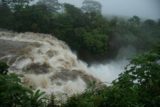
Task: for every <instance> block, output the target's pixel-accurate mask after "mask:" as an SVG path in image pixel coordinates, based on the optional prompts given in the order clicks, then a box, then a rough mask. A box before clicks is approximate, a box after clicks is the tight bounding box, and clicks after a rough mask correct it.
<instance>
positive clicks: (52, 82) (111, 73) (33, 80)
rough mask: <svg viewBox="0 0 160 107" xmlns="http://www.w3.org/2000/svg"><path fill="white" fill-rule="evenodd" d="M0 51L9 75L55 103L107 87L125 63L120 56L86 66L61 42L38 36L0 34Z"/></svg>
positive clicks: (12, 33) (42, 35)
mask: <svg viewBox="0 0 160 107" xmlns="http://www.w3.org/2000/svg"><path fill="white" fill-rule="evenodd" d="M0 49H1V50H0V61H5V62H7V64H8V65H9V66H10V68H9V72H10V73H13V72H14V73H16V74H18V75H20V76H21V77H22V82H23V83H24V84H25V85H26V86H28V87H31V88H32V89H35V90H36V89H41V90H42V91H45V92H46V94H48V95H51V94H52V93H53V94H54V95H55V96H56V98H57V100H64V99H66V98H67V97H69V96H72V95H73V94H77V93H82V92H84V91H85V89H86V88H87V87H88V86H89V85H91V84H93V83H95V85H98V86H99V85H100V86H101V85H102V84H107V85H109V84H108V83H111V81H112V80H114V79H116V78H117V77H118V74H119V73H121V72H122V71H123V68H124V66H125V65H126V64H127V63H128V61H126V59H125V58H122V57H121V56H122V55H120V58H118V60H115V61H111V62H108V63H106V64H92V65H91V66H90V67H88V66H87V64H86V63H84V62H82V61H81V60H79V59H78V58H77V56H76V55H75V54H74V53H73V52H72V51H71V50H70V48H69V47H68V46H67V45H66V44H65V43H64V42H62V41H60V40H58V39H56V38H55V37H53V36H51V35H47V34H40V33H29V32H27V33H14V32H8V31H0ZM129 49H131V47H129ZM121 52H123V53H122V54H123V55H124V54H125V53H124V52H125V51H124V50H122V51H121ZM130 52H131V53H133V52H132V51H130ZM126 53H127V54H128V52H126Z"/></svg>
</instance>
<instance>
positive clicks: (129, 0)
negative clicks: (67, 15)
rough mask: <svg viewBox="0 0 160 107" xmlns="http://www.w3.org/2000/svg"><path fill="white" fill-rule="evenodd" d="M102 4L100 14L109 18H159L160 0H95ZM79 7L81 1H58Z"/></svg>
mask: <svg viewBox="0 0 160 107" xmlns="http://www.w3.org/2000/svg"><path fill="white" fill-rule="evenodd" d="M97 1H99V2H100V3H101V4H102V6H103V7H102V13H103V14H104V15H110V16H112V15H113V16H129V17H132V16H134V15H137V16H139V17H142V18H150V19H159V18H160V0H97ZM59 2H66V3H71V4H74V5H76V6H77V7H81V5H82V2H83V0H59Z"/></svg>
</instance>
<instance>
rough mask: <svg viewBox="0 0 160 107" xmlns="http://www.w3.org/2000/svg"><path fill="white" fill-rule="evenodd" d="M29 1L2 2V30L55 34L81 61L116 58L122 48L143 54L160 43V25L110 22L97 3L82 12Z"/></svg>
mask: <svg viewBox="0 0 160 107" xmlns="http://www.w3.org/2000/svg"><path fill="white" fill-rule="evenodd" d="M30 1H31V0H16V1H15V0H9V1H8V0H1V2H0V28H4V29H9V30H14V31H18V32H26V31H31V32H40V33H50V34H53V35H54V36H56V37H58V38H59V39H61V40H63V41H65V42H66V43H67V44H69V46H70V47H71V48H72V49H73V50H76V52H77V54H78V55H79V56H80V58H82V59H83V56H86V58H87V57H91V56H93V57H94V58H96V57H99V56H107V55H108V56H116V54H117V52H118V50H119V49H120V48H121V47H124V46H128V45H131V46H134V47H136V48H137V49H138V50H143V51H144V50H148V49H150V48H151V47H152V46H153V45H155V44H157V43H158V42H159V40H160V30H159V29H160V24H159V21H154V20H145V21H142V20H141V19H140V18H139V17H137V16H134V17H133V18H130V19H129V20H123V19H120V18H113V19H107V18H105V17H104V16H102V14H101V4H100V3H99V2H96V1H91V0H84V2H83V6H82V8H77V7H75V6H73V5H70V4H60V3H58V0H47V1H46V0H40V1H39V2H38V3H37V4H34V5H29V3H30ZM110 50H112V51H110ZM83 54H85V55H83Z"/></svg>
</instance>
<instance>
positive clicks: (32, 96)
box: [0, 62, 47, 107]
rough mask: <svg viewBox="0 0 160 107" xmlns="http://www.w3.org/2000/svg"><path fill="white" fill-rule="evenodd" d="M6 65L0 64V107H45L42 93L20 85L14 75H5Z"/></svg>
mask: <svg viewBox="0 0 160 107" xmlns="http://www.w3.org/2000/svg"><path fill="white" fill-rule="evenodd" d="M7 69H8V66H7V64H5V63H3V62H0V107H46V102H47V100H46V99H45V97H44V96H43V95H44V92H40V90H37V91H35V92H34V91H32V90H31V89H29V88H27V87H25V86H23V85H22V82H21V79H20V78H19V77H18V76H17V75H15V74H7V72H8V70H7Z"/></svg>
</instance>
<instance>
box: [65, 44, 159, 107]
mask: <svg viewBox="0 0 160 107" xmlns="http://www.w3.org/2000/svg"><path fill="white" fill-rule="evenodd" d="M112 84H113V85H112V86H109V87H104V88H100V89H98V88H93V89H91V90H89V89H88V90H86V92H85V93H83V94H81V95H75V96H73V97H71V98H69V99H68V101H67V103H66V104H65V105H64V107H159V106H160V47H157V48H156V49H155V50H153V51H151V52H148V53H145V54H143V55H139V56H137V57H135V58H134V59H132V60H131V62H130V64H129V65H128V66H127V67H126V70H125V72H124V73H122V74H120V75H119V78H118V79H116V80H115V81H113V83H112Z"/></svg>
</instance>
